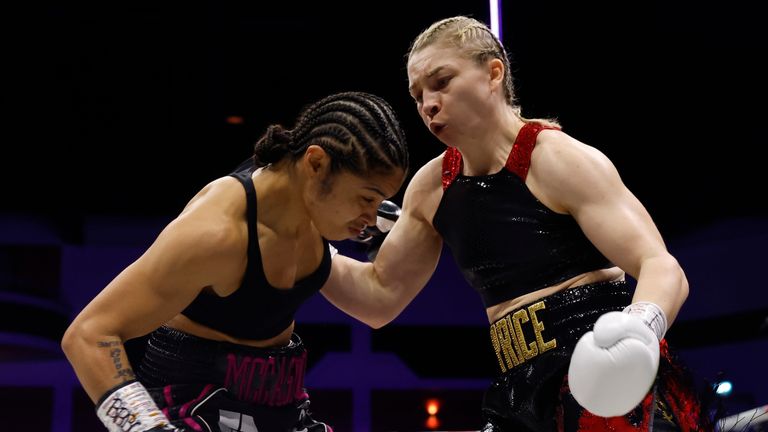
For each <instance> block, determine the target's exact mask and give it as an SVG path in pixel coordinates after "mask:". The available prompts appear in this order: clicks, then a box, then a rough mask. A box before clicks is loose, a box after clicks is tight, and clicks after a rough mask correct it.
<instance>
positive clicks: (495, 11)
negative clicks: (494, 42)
mask: <svg viewBox="0 0 768 432" xmlns="http://www.w3.org/2000/svg"><path fill="white" fill-rule="evenodd" d="M490 7H491V32H492V33H493V34H494V35H496V37H497V38H498V39H499V40H501V0H490Z"/></svg>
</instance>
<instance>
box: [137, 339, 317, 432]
mask: <svg viewBox="0 0 768 432" xmlns="http://www.w3.org/2000/svg"><path fill="white" fill-rule="evenodd" d="M306 360H307V352H306V349H305V347H304V344H303V343H302V341H301V338H300V337H299V336H298V335H297V334H293V335H292V337H291V343H290V344H289V345H288V346H285V347H277V348H255V347H249V346H244V345H237V344H232V343H228V342H218V341H213V340H209V339H204V338H200V337H197V336H193V335H190V334H187V333H184V332H181V331H179V330H176V329H172V328H169V327H160V328H159V329H157V330H155V331H154V332H152V333H151V334H150V336H149V340H148V344H147V347H146V350H145V354H144V358H143V359H142V361H141V362H140V363H139V365H138V368H137V378H138V379H139V381H140V382H141V383H142V384H144V386H145V387H147V389H148V391H149V393H150V395H151V396H152V398H153V399H154V400H155V402H156V403H157V404H158V407H159V408H160V409H161V410H163V412H164V413H165V415H166V416H167V417H168V418H169V419H170V420H172V423H173V425H174V426H177V427H179V428H181V429H182V430H184V431H186V430H189V431H198V430H211V431H219V430H223V431H227V432H228V431H229V429H226V428H224V426H227V425H229V424H230V423H231V422H232V421H235V420H234V419H240V421H243V422H246V423H249V422H251V421H252V422H253V424H254V426H255V427H257V428H258V430H260V431H276V432H281V431H293V430H299V429H301V428H302V427H307V426H311V425H316V427H320V426H321V425H322V426H323V427H324V424H323V423H318V422H316V421H314V420H312V418H311V416H310V413H309V410H308V409H309V395H308V394H307V392H306V389H305V388H304V374H305V372H306ZM220 422H222V423H221V425H222V427H221V428H220V427H219V423H220ZM198 428H200V429H198ZM235 430H237V429H235ZM241 430H244V431H246V430H249V429H248V428H245V429H241ZM309 430H312V429H311V427H310V429H309ZM318 430H321V431H322V430H324V429H318Z"/></svg>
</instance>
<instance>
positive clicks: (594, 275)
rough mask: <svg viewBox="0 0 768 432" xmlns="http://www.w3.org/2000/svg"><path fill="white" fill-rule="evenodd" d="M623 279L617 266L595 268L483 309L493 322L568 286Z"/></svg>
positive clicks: (489, 320) (621, 272)
mask: <svg viewBox="0 0 768 432" xmlns="http://www.w3.org/2000/svg"><path fill="white" fill-rule="evenodd" d="M618 280H624V271H623V270H621V269H620V268H618V267H610V268H607V269H601V270H595V271H591V272H587V273H582V274H580V275H577V276H574V277H572V278H570V279H568V280H565V281H563V282H560V283H559V284H557V285H552V286H550V287H546V288H542V289H540V290H536V291H533V292H530V293H527V294H524V295H522V296H520V297H516V298H514V299H511V300H507V301H505V302H503V303H499V304H497V305H494V306H491V307H489V308H487V309H486V310H485V312H486V314H487V315H488V322H491V323H492V322H495V321H496V320H498V319H499V318H501V317H503V316H504V315H506V314H507V313H509V312H512V311H513V310H515V309H518V308H519V307H520V306H523V305H526V304H528V303H532V302H533V301H535V300H538V299H540V298H543V297H547V296H550V295H552V294H554V293H556V292H558V291H562V290H566V289H569V288H575V287H578V286H582V285H588V284H593V283H597V282H606V281H618Z"/></svg>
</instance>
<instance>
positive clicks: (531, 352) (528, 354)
mask: <svg viewBox="0 0 768 432" xmlns="http://www.w3.org/2000/svg"><path fill="white" fill-rule="evenodd" d="M512 322H513V323H514V325H515V335H517V340H518V343H519V344H520V349H521V350H522V351H523V358H525V359H526V360H530V359H532V358H534V357H536V355H538V354H539V349H538V347H536V342H531V343H530V344H526V342H525V335H523V326H522V324H523V323H526V322H528V312H527V311H526V310H525V309H520V310H519V311H517V312H515V313H514V314H512Z"/></svg>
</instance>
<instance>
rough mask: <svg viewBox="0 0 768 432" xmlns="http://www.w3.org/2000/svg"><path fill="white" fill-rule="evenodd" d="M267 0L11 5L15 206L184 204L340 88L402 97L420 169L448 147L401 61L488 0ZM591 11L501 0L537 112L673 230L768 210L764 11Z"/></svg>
mask: <svg viewBox="0 0 768 432" xmlns="http://www.w3.org/2000/svg"><path fill="white" fill-rule="evenodd" d="M156 3H157V4H156ZM258 3H267V2H248V3H229V2H211V3H194V4H192V2H190V4H182V3H165V2H130V3H128V2H121V3H113V2H104V3H103V4H99V5H88V6H83V5H80V6H78V5H45V4H37V5H34V3H33V5H32V6H27V7H25V9H24V10H22V11H19V12H17V13H14V14H7V15H6V16H5V17H4V18H3V21H5V22H6V23H5V24H6V26H5V29H4V32H5V33H6V35H5V36H6V38H5V40H4V42H3V48H4V49H3V57H4V64H5V66H4V68H3V69H4V72H5V76H6V78H5V80H4V81H5V83H6V85H5V86H4V87H5V91H4V97H3V99H4V100H5V102H4V103H5V104H7V110H6V123H7V126H8V127H7V128H3V129H4V130H3V132H2V139H3V142H4V143H5V146H4V151H3V157H2V158H0V160H2V170H0V171H1V174H0V175H2V176H3V177H2V184H3V185H5V186H4V188H3V189H4V191H3V199H2V200H1V202H0V205H1V206H2V210H5V211H14V212H17V211H30V212H37V213H42V214H45V215H51V216H55V217H59V218H64V219H70V218H77V217H78V216H81V215H83V214H89V213H106V214H110V213H117V214H121V215H125V214H138V215H147V214H150V215H167V214H176V213H178V211H179V210H180V209H181V208H182V207H183V205H184V204H185V203H186V201H187V200H188V199H189V198H190V197H191V196H192V195H193V194H194V193H195V192H196V191H197V190H198V189H199V188H200V187H202V186H203V185H204V184H205V183H207V182H208V181H209V180H211V179H213V178H216V177H218V176H220V175H223V174H225V173H226V172H227V171H228V170H229V169H230V168H232V167H233V166H235V165H236V164H237V163H238V162H239V161H240V160H241V159H243V158H244V157H246V156H248V155H249V154H250V152H251V149H252V144H253V142H254V141H255V140H256V139H257V138H258V137H259V135H260V134H261V133H262V131H263V130H264V128H265V127H266V126H267V125H268V124H271V123H283V124H285V125H287V126H289V125H290V124H291V122H292V120H293V118H294V116H295V115H296V114H297V113H298V111H299V109H300V108H301V107H302V106H304V105H305V104H308V103H310V102H312V101H314V100H316V99H317V98H320V97H322V96H325V95H327V94H329V93H332V92H336V91H342V90H363V91H369V92H373V93H377V94H379V95H381V96H383V97H385V98H386V99H388V100H389V101H390V102H391V103H392V104H393V105H394V106H395V108H396V109H397V111H398V113H399V114H400V117H401V119H402V122H403V124H404V126H405V128H406V131H407V135H408V138H409V142H410V148H411V152H412V155H413V158H412V159H413V169H412V171H415V170H416V169H417V168H418V167H419V166H421V165H422V164H423V163H424V162H425V161H426V160H428V159H430V158H432V157H434V156H436V155H437V154H438V153H439V152H440V151H441V150H442V145H441V144H440V143H439V142H438V141H437V140H436V139H434V138H433V137H431V136H430V135H429V134H428V133H427V131H426V128H424V127H423V126H422V125H421V124H420V122H419V119H418V116H417V114H416V110H415V106H414V105H413V103H412V102H411V101H410V98H409V95H408V92H407V77H406V73H405V69H404V67H405V61H404V57H403V56H404V55H405V54H406V52H407V49H408V46H409V43H410V41H411V39H412V38H413V37H415V35H416V34H417V33H418V32H419V31H420V30H422V29H423V28H425V27H426V26H427V25H428V24H429V23H431V22H433V21H434V20H436V19H439V18H442V17H447V16H451V15H455V14H467V15H472V16H474V17H476V18H478V19H481V20H484V21H487V20H488V16H489V12H488V4H487V2H485V1H453V2H452V1H416V2H409V3H408V4H407V5H406V4H399V3H392V4H390V3H386V2H378V3H377V2H356V3H353V2H311V3H293V2H282V3H281V5H274V4H273V5H268V6H267V5H258ZM581 3H582V2H578V3H577V2H547V3H541V4H539V3H537V2H519V3H518V2H503V5H502V13H503V16H504V21H503V35H502V38H503V41H504V43H505V44H506V46H507V48H508V51H509V52H510V54H511V56H512V57H513V58H512V61H513V71H512V73H513V76H514V77H515V79H516V85H517V90H518V95H519V99H520V102H521V104H522V106H523V109H524V111H523V112H524V114H525V115H526V116H529V117H535V116H554V117H557V118H558V119H559V120H560V121H561V122H562V125H563V127H564V128H565V130H566V131H568V132H570V133H571V134H572V135H573V136H575V137H576V138H577V139H580V140H581V141H583V142H586V143H588V144H590V145H593V146H595V147H597V148H598V149H600V150H601V151H603V152H604V153H606V154H607V155H608V156H609V157H610V158H611V159H612V160H613V161H614V163H615V164H616V165H617V167H618V168H619V171H620V172H621V173H622V175H623V178H624V180H625V182H626V183H627V184H628V185H629V186H630V188H631V189H632V190H633V191H634V192H635V193H636V194H637V195H638V196H639V198H640V199H641V200H642V201H643V202H644V203H645V204H646V206H647V207H648V208H649V210H650V211H651V213H652V214H653V215H654V217H655V218H656V220H657V222H658V223H659V225H660V227H661V229H662V231H664V232H665V233H671V234H674V233H676V232H677V231H680V230H686V229H690V228H692V227H696V226H698V225H700V224H702V223H708V222H711V221H712V220H714V219H717V218H722V217H730V216H741V215H761V216H762V215H765V214H766V205H765V200H764V199H763V198H762V197H763V196H764V195H765V194H764V193H762V186H763V185H764V184H765V181H764V179H763V169H762V168H763V165H764V163H763V159H762V157H758V154H761V153H762V151H761V150H762V147H763V145H764V139H762V137H763V135H762V131H763V126H764V114H765V112H764V111H765V110H764V98H765V96H766V92H765V81H764V79H763V77H764V76H765V75H766V73H765V72H766V68H765V66H764V61H763V58H764V54H765V40H766V39H765V36H766V34H765V33H766V31H765V26H763V25H761V24H762V23H761V22H760V21H759V17H758V16H757V15H758V14H757V13H756V11H755V10H754V9H752V8H751V6H750V5H749V3H748V2H740V1H736V2H730V3H728V7H720V6H705V5H703V4H701V3H699V2H693V1H690V2H673V4H667V3H666V2H658V3H648V2H646V3H644V4H642V5H629V4H621V5H614V6H609V7H606V6H597V5H589V4H587V5H585V4H581ZM231 115H237V116H242V117H243V118H244V123H243V124H240V125H232V124H228V123H227V122H226V119H227V117H228V116H231Z"/></svg>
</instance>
